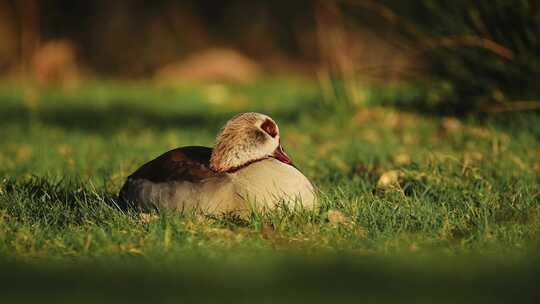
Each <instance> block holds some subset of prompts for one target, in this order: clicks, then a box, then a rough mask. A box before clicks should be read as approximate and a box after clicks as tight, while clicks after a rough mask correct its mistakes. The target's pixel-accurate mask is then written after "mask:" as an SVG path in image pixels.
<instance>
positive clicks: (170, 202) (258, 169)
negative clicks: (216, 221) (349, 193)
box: [119, 113, 316, 215]
mask: <svg viewBox="0 0 540 304" xmlns="http://www.w3.org/2000/svg"><path fill="white" fill-rule="evenodd" d="M279 135H280V134H279V128H278V126H277V124H276V123H275V122H274V120H273V119H272V118H270V117H268V116H266V115H263V114H259V113H243V114H239V115H237V116H235V117H233V118H232V119H231V120H229V121H228V122H227V123H226V124H225V126H224V127H223V128H222V129H221V131H220V132H219V134H218V136H217V139H216V144H215V147H214V149H211V148H207V147H198V146H190V147H182V148H177V149H174V150H171V151H169V152H167V153H165V154H163V155H161V156H159V157H158V158H156V159H154V160H152V161H150V162H148V163H146V164H144V165H143V166H142V167H140V168H139V169H138V170H137V171H135V172H134V173H133V174H131V175H130V176H129V177H128V179H127V181H126V183H125V184H124V186H123V187H122V189H121V190H120V194H119V198H120V201H121V202H122V203H123V205H124V206H136V207H140V208H143V209H147V208H148V207H157V208H158V209H161V208H165V209H179V210H192V211H197V212H198V211H200V212H202V213H205V214H211V215H218V214H223V213H233V214H239V215H245V214H248V213H249V212H250V211H251V210H253V209H258V210H261V209H265V210H268V209H272V208H274V207H276V206H277V205H280V204H287V205H288V206H289V207H292V206H301V207H304V208H312V207H314V205H315V204H316V196H315V193H314V190H313V186H312V185H311V183H310V181H309V180H308V179H307V178H306V177H305V176H304V175H303V174H302V173H301V172H300V171H298V170H297V169H296V167H294V166H293V164H292V161H291V159H290V157H289V156H288V155H287V154H286V153H285V151H284V150H283V148H282V146H281V143H280V136H279Z"/></svg>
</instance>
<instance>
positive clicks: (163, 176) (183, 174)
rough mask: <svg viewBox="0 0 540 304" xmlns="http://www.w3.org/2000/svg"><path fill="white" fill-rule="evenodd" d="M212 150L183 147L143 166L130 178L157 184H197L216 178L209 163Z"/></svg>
mask: <svg viewBox="0 0 540 304" xmlns="http://www.w3.org/2000/svg"><path fill="white" fill-rule="evenodd" d="M211 155H212V149H211V148H207V147H198V146H192V147H182V148H177V149H174V150H171V151H169V152H166V153H164V154H162V155H161V156H159V157H157V158H156V159H154V160H152V161H149V162H148V163H146V164H144V165H142V166H141V167H140V168H139V169H138V170H137V171H135V172H134V173H133V174H131V175H130V176H129V178H133V179H146V180H149V181H152V182H155V183H160V182H168V181H191V182H195V181H198V180H201V179H204V178H208V177H211V176H214V175H215V174H216V173H215V172H214V171H212V170H210V167H209V162H210V157H211Z"/></svg>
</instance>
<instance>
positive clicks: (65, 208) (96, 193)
mask: <svg viewBox="0 0 540 304" xmlns="http://www.w3.org/2000/svg"><path fill="white" fill-rule="evenodd" d="M0 176H1V175H0ZM0 187H1V188H2V189H3V192H4V195H3V196H1V197H0V208H1V209H3V210H5V211H6V212H7V214H8V215H9V216H10V218H12V219H15V220H17V221H21V222H34V223H42V224H45V225H47V226H51V227H55V228H65V227H67V226H69V225H81V224H84V223H85V221H87V220H91V221H92V222H93V223H100V222H102V221H109V220H113V219H115V218H117V217H119V216H122V214H123V213H122V212H121V211H120V210H119V208H118V207H117V203H116V196H115V195H111V194H109V193H106V192H103V191H100V190H96V189H94V188H93V187H92V186H91V185H88V183H84V182H82V181H80V182H77V181H72V182H70V181H57V182H51V181H49V180H48V179H46V178H44V177H33V178H31V179H29V180H25V181H16V180H13V179H5V180H3V181H1V182H0Z"/></svg>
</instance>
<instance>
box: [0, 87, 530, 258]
mask: <svg viewBox="0 0 540 304" xmlns="http://www.w3.org/2000/svg"><path fill="white" fill-rule="evenodd" d="M372 96H374V97H372V98H376V94H373V95H372ZM0 98H1V100H0V116H1V117H0V118H1V119H0V137H1V138H2V144H1V145H0V174H1V181H0V255H2V256H3V257H4V258H7V259H15V260H22V261H38V262H39V261H49V260H59V261H79V260H80V261H88V260H90V261H94V260H95V261H107V260H115V261H119V260H123V259H130V261H131V259H134V260H135V261H139V262H141V263H143V262H144V263H147V262H150V263H151V264H153V265H163V264H166V265H168V264H169V263H172V264H174V263H176V261H178V260H180V261H181V260H182V259H183V258H186V257H190V258H194V257H198V258H204V259H209V260H214V261H216V260H218V261H219V259H240V260H241V259H242V258H241V257H245V258H246V259H249V258H253V257H254V256H258V255H261V256H271V255H273V254H276V255H278V254H279V256H281V255H283V254H285V255H287V254H288V253H290V254H295V255H298V254H299V255H305V254H307V255H310V256H318V255H330V256H332V255H335V254H345V255H346V256H348V258H349V259H352V260H354V259H356V258H359V259H361V258H363V257H380V256H415V257H422V256H425V257H429V256H432V257H433V256H446V257H448V256H454V255H457V256H461V255H467V254H473V255H475V256H476V255H479V256H492V257H494V258H506V257H510V256H524V257H525V256H527V254H528V253H531V252H535V250H537V249H538V245H540V244H539V239H540V238H539V236H540V205H539V195H540V188H539V186H538V185H539V182H540V178H539V176H540V174H539V172H540V150H539V147H540V146H539V145H540V143H539V140H538V139H539V134H540V132H539V127H538V126H540V119H538V117H537V116H535V115H515V116H514V117H512V118H506V121H507V123H506V124H502V123H501V121H500V119H498V118H486V119H483V120H481V121H480V120H478V119H472V118H469V119H463V120H457V119H455V118H445V117H438V116H423V115H421V114H418V113H412V112H400V111H398V110H394V109H390V108H382V107H377V106H375V105H376V104H378V103H380V100H376V99H374V100H371V101H370V104H372V105H373V106H372V107H369V108H365V109H360V110H351V109H345V110H344V109H330V108H329V107H328V105H324V106H323V105H321V103H319V102H317V101H318V99H319V98H320V96H319V95H318V93H317V90H316V88H315V87H313V86H312V85H311V84H309V83H291V84H287V83H285V82H272V81H267V82H262V83H257V84H255V85H252V86H248V87H228V86H189V87H187V86H186V87H176V88H170V87H168V88H159V87H151V86H148V85H145V84H140V83H139V84H129V85H127V84H94V85H88V86H85V87H83V88H79V89H76V90H74V91H62V90H53V89H49V90H45V91H41V92H40V91H36V89H29V88H17V89H13V88H7V87H4V88H2V90H0ZM240 111H260V112H264V113H266V114H269V115H271V116H273V117H274V118H275V119H276V120H277V122H278V124H279V125H280V129H281V130H282V134H283V135H282V136H283V140H282V141H283V144H284V145H285V147H286V148H287V151H288V152H289V154H290V155H291V156H292V158H293V160H294V161H295V163H296V164H297V166H298V167H299V168H300V169H301V170H302V171H303V172H304V173H305V174H306V175H307V176H308V177H309V178H310V179H311V180H312V181H313V182H314V184H315V185H316V186H317V188H318V191H319V192H320V198H321V206H320V208H319V209H317V210H315V211H302V212H297V211H287V210H278V211H275V212H271V213H269V214H253V215H252V217H251V218H250V219H249V220H247V221H238V220H235V219H234V218H227V217H224V218H200V217H197V216H193V215H186V214H184V215H182V214H178V213H174V212H162V213H160V214H157V213H151V214H139V213H136V212H128V213H124V212H121V211H119V210H117V208H115V205H114V204H115V197H116V193H117V191H118V190H119V188H120V186H121V185H122V183H123V181H124V179H125V178H126V176H127V175H129V174H130V173H131V172H132V171H133V170H135V169H136V168H137V167H138V166H140V165H141V164H142V163H144V162H146V161H148V160H150V159H152V158H153V157H155V156H157V155H159V154H160V153H162V152H164V151H167V150H168V149H172V148H175V147H178V146H183V145H208V146H209V145H212V143H213V139H214V136H215V134H216V132H217V131H218V129H219V127H220V126H221V125H222V124H223V123H224V122H225V121H226V120H227V119H228V118H230V117H231V116H232V115H234V114H235V113H237V112H240ZM508 121H509V122H510V123H508ZM431 260H433V258H431ZM431 262H433V261H431Z"/></svg>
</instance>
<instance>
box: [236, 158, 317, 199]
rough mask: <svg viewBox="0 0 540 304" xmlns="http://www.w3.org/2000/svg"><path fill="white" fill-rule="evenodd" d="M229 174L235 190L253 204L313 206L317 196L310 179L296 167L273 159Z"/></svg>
mask: <svg viewBox="0 0 540 304" xmlns="http://www.w3.org/2000/svg"><path fill="white" fill-rule="evenodd" d="M230 175H231V179H232V182H233V183H234V186H235V190H236V192H237V194H238V195H240V196H241V197H242V198H243V199H244V200H246V201H248V202H249V203H250V204H251V205H252V207H256V208H260V207H262V208H270V209H271V208H273V207H275V206H276V205H278V204H286V205H287V206H288V207H289V208H292V207H303V208H308V209H309V208H313V207H314V205H315V203H316V196H315V193H314V189H313V186H312V185H311V183H310V182H309V180H308V179H307V178H306V177H305V176H304V175H303V174H302V173H301V172H300V171H298V170H297V169H296V168H295V167H293V166H291V165H287V164H284V163H282V162H280V161H278V160H276V159H274V158H269V159H266V160H262V161H259V162H256V163H253V164H251V165H249V166H247V167H246V168H243V169H241V170H239V171H237V172H235V173H233V174H230Z"/></svg>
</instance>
